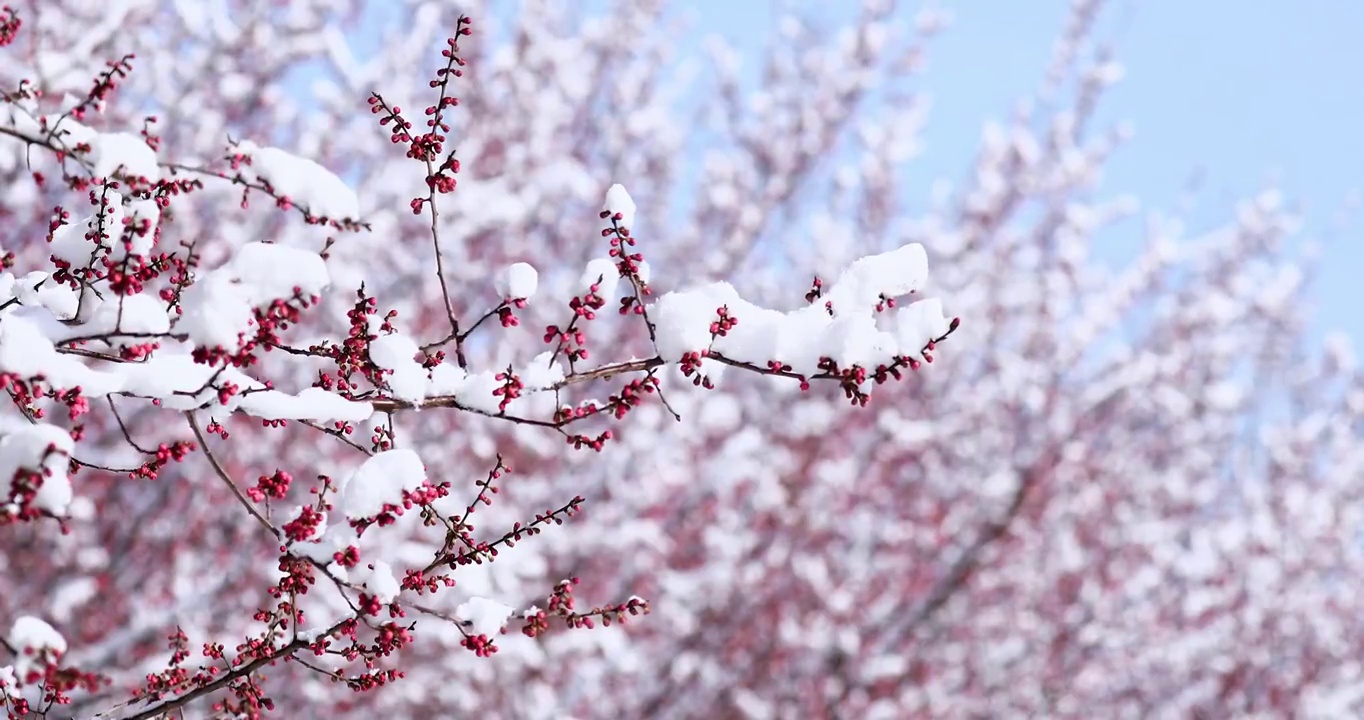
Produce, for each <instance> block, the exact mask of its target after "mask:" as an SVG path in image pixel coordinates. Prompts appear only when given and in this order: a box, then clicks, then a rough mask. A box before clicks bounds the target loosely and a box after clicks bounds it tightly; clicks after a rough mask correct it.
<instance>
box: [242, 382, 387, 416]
mask: <svg viewBox="0 0 1364 720" xmlns="http://www.w3.org/2000/svg"><path fill="white" fill-rule="evenodd" d="M238 408H239V409H240V410H241V411H242V412H245V413H247V414H249V415H254V416H255V417H258V418H261V419H263V420H311V421H313V422H336V421H345V422H349V423H360V422H364V421H366V420H368V419H369V418H370V416H371V415H373V414H374V406H372V405H370V404H369V403H364V402H355V401H354V400H347V399H345V398H343V397H341V396H340V395H337V394H336V393H333V392H328V391H326V390H323V389H322V388H315V387H314V388H307V389H306V390H303V391H301V392H299V393H298V394H297V395H290V394H288V393H284V392H279V391H277V390H266V391H264V392H256V393H251V394H249V395H247V396H245V397H243V398H242V400H241V404H240V405H239V406H238Z"/></svg>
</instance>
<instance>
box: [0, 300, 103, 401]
mask: <svg viewBox="0 0 1364 720" xmlns="http://www.w3.org/2000/svg"><path fill="white" fill-rule="evenodd" d="M0 372H7V373H14V374H15V375H18V376H20V377H23V378H33V377H41V378H43V379H44V380H46V382H47V384H48V385H50V386H53V387H57V388H76V387H79V388H80V389H81V390H82V392H84V393H85V394H86V395H108V394H109V393H112V392H118V391H119V390H121V389H122V386H123V383H122V380H121V378H120V377H119V376H118V375H115V374H113V373H108V372H101V371H98V370H92V369H90V368H88V367H86V366H85V365H83V364H82V363H81V362H80V361H79V360H77V359H76V358H74V357H71V356H69V355H62V354H60V353H58V352H57V349H56V348H55V347H54V346H53V344H52V341H51V340H49V339H48V338H47V336H46V335H44V334H43V332H42V330H41V329H39V326H38V324H37V322H36V319H34V320H30V319H29V318H25V317H22V316H19V315H14V314H10V315H6V316H4V317H0Z"/></svg>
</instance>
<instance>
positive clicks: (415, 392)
mask: <svg viewBox="0 0 1364 720" xmlns="http://www.w3.org/2000/svg"><path fill="white" fill-rule="evenodd" d="M420 353H421V348H419V347H417V343H416V341H414V340H413V339H412V338H410V337H408V336H406V335H403V334H401V333H393V334H391V335H380V336H379V337H377V338H375V339H374V340H373V341H371V342H370V344H369V359H370V362H372V363H374V364H375V365H378V366H379V367H381V368H383V369H385V370H388V371H390V373H391V374H389V375H387V376H386V377H385V381H386V382H387V383H388V387H389V389H390V390H392V391H393V396H394V397H397V398H400V399H403V400H407V401H409V402H420V401H421V400H423V399H425V397H426V386H427V382H428V378H427V370H426V368H425V367H423V366H422V364H421V363H419V362H417V361H416V360H415V359H414V358H416V357H417V356H418V355H419V354H420Z"/></svg>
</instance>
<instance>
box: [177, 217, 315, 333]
mask: <svg viewBox="0 0 1364 720" xmlns="http://www.w3.org/2000/svg"><path fill="white" fill-rule="evenodd" d="M330 283H331V277H330V276H329V275H328V274H327V265H326V262H325V261H323V260H322V257H321V256H320V255H318V254H317V253H314V252H310V251H307V250H301V249H299V248H294V247H288V246H285V245H276V244H272V243H248V244H247V245H244V246H243V247H242V248H241V249H240V250H238V251H237V254H236V256H235V257H233V259H232V261H231V262H229V263H228V264H226V265H224V266H222V267H220V268H218V269H217V270H214V271H212V272H210V273H208V275H206V276H205V277H203V278H201V279H200V280H199V281H198V282H196V283H194V284H193V285H191V286H189V287H188V288H186V289H185V292H184V293H183V294H182V295H181V298H180V304H181V306H182V307H183V308H184V315H183V316H182V317H181V319H180V323H179V324H178V325H177V326H176V327H177V330H178V331H180V332H183V333H185V334H186V335H187V336H188V337H189V339H190V340H191V341H193V342H194V343H195V344H196V345H201V346H204V347H222V348H224V349H227V350H236V349H238V348H239V347H241V339H242V338H249V337H250V336H251V334H252V333H251V328H252V327H253V326H254V325H255V324H256V320H255V314H254V312H253V310H254V309H255V308H257V307H261V306H263V305H268V304H269V303H271V302H273V301H275V300H281V299H287V298H292V297H293V296H294V295H299V296H301V297H304V298H311V297H314V296H317V295H319V294H320V293H321V292H322V291H323V290H324V289H326V287H327V286H328V285H329V284H330Z"/></svg>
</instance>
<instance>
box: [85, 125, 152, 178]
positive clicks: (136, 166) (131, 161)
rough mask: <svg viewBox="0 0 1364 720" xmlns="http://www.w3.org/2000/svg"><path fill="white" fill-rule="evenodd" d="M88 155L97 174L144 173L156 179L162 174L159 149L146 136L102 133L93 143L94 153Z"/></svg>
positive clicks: (147, 176) (132, 174)
mask: <svg viewBox="0 0 1364 720" xmlns="http://www.w3.org/2000/svg"><path fill="white" fill-rule="evenodd" d="M86 158H87V159H88V160H89V161H90V163H91V165H92V166H93V171H94V174H95V176H96V177H113V176H114V174H115V173H116V172H117V173H118V174H120V175H124V176H138V175H140V176H143V177H145V178H147V179H148V180H153V181H155V180H157V179H158V178H160V177H161V168H160V167H159V166H158V165H157V163H156V151H155V150H152V149H151V147H150V146H148V145H147V141H146V140H143V139H142V138H141V137H140V136H138V135H134V134H132V133H124V132H117V133H99V134H98V135H97V136H96V138H95V140H94V141H93V142H91V143H90V154H89V155H87V156H86Z"/></svg>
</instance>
